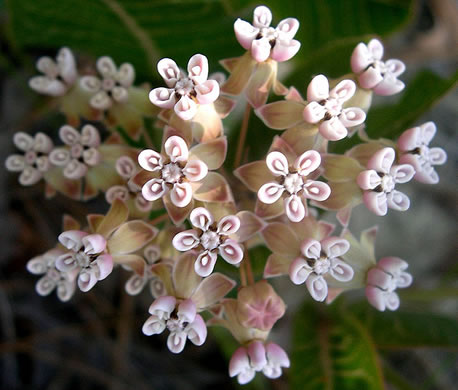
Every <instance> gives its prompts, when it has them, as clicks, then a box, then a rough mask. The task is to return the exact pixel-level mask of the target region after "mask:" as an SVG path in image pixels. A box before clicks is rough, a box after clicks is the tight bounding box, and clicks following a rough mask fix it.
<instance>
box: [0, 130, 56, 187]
mask: <svg viewBox="0 0 458 390" xmlns="http://www.w3.org/2000/svg"><path fill="white" fill-rule="evenodd" d="M13 143H14V145H15V146H16V147H17V148H18V149H19V150H21V151H22V152H24V154H23V155H20V154H13V155H11V156H8V158H7V159H6V161H5V166H6V169H7V170H9V171H11V172H21V174H20V175H19V183H20V184H21V185H23V186H30V185H33V184H36V183H37V182H38V181H40V180H41V178H42V177H43V174H44V173H45V172H47V171H48V170H49V169H50V168H51V162H50V160H49V156H48V154H49V152H51V150H52V148H53V143H52V141H51V139H50V138H49V137H48V136H47V135H46V134H44V133H37V134H36V135H35V136H34V137H32V136H30V135H28V134H26V133H23V132H22V131H20V132H17V133H16V134H15V135H14V137H13Z"/></svg>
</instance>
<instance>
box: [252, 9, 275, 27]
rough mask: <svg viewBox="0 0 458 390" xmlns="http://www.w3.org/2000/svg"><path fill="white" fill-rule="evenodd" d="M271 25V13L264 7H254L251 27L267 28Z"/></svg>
mask: <svg viewBox="0 0 458 390" xmlns="http://www.w3.org/2000/svg"><path fill="white" fill-rule="evenodd" d="M270 23H272V12H271V11H270V9H269V8H267V7H266V6H265V5H260V6H258V7H256V8H255V9H254V11H253V26H255V27H259V28H261V27H269V26H270Z"/></svg>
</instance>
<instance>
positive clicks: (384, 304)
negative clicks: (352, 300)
mask: <svg viewBox="0 0 458 390" xmlns="http://www.w3.org/2000/svg"><path fill="white" fill-rule="evenodd" d="M407 267H408V264H407V263H406V262H405V261H404V260H401V259H400V258H398V257H384V258H382V259H380V260H379V262H378V263H377V264H376V265H375V267H373V268H371V269H370V270H369V271H368V273H367V287H366V297H367V300H368V301H369V303H370V304H371V305H372V306H374V307H375V308H376V309H377V310H380V311H385V309H389V310H396V309H397V308H398V307H399V296H398V294H396V292H395V291H396V289H398V288H405V287H409V286H410V284H411V283H412V275H410V274H409V273H408V272H406V271H405V270H406V269H407Z"/></svg>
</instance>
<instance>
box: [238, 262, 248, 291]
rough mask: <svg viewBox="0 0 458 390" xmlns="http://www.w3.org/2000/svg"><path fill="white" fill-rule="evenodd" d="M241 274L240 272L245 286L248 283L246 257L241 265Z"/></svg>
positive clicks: (241, 282)
mask: <svg viewBox="0 0 458 390" xmlns="http://www.w3.org/2000/svg"><path fill="white" fill-rule="evenodd" d="M239 274H240V284H241V285H242V286H243V287H245V286H246V285H247V280H246V270H245V259H243V260H242V263H241V264H240V267H239Z"/></svg>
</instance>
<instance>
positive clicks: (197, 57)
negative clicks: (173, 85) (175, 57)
mask: <svg viewBox="0 0 458 390" xmlns="http://www.w3.org/2000/svg"><path fill="white" fill-rule="evenodd" d="M188 77H189V78H190V79H191V80H192V81H194V82H195V83H196V84H202V83H203V82H205V81H206V80H207V78H208V60H207V57H205V56H204V55H202V54H194V55H193V56H192V57H191V58H190V59H189V62H188ZM218 88H219V87H218Z"/></svg>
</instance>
